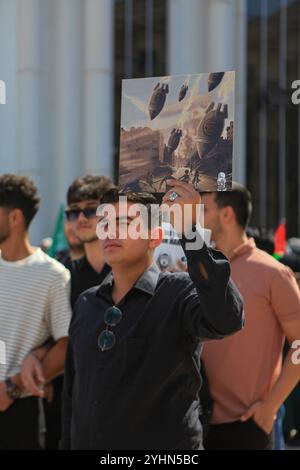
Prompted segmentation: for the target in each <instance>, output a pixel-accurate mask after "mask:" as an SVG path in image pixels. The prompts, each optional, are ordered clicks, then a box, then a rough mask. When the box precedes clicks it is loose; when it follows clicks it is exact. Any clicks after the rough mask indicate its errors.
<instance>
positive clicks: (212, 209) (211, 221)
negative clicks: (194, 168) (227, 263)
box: [202, 193, 222, 241]
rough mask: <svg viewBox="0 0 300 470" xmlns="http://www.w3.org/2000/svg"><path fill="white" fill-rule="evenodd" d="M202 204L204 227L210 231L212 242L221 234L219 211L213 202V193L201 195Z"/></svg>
mask: <svg viewBox="0 0 300 470" xmlns="http://www.w3.org/2000/svg"><path fill="white" fill-rule="evenodd" d="M202 204H204V227H205V228H208V229H210V230H211V231H212V240H214V241H216V238H217V237H218V236H219V235H220V234H221V233H222V224H221V210H222V209H220V208H219V207H218V206H217V203H216V201H215V194H214V193H204V194H202Z"/></svg>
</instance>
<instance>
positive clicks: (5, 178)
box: [0, 173, 40, 228]
mask: <svg viewBox="0 0 300 470" xmlns="http://www.w3.org/2000/svg"><path fill="white" fill-rule="evenodd" d="M0 206H2V207H5V208H7V209H10V210H12V209H20V210H21V211H22V214H23V216H24V221H25V226H26V228H28V227H29V225H30V222H31V221H32V219H33V217H34V216H35V214H36V213H37V211H38V209H39V206H40V198H39V195H38V190H37V187H36V186H35V184H34V183H33V181H31V180H30V179H29V178H27V177H26V176H19V175H15V174H13V173H6V174H4V175H1V176H0Z"/></svg>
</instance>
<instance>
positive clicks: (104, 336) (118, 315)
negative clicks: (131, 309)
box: [98, 306, 123, 352]
mask: <svg viewBox="0 0 300 470" xmlns="http://www.w3.org/2000/svg"><path fill="white" fill-rule="evenodd" d="M122 316H123V314H122V312H121V310H120V309H119V308H118V307H116V306H113V307H109V308H108V309H107V310H106V312H105V314H104V323H105V325H106V329H105V330H103V331H102V332H101V333H100V334H99V336H98V347H99V348H100V349H101V351H102V352H103V351H108V350H109V349H112V348H113V347H114V345H115V344H116V337H115V334H114V332H113V331H111V330H109V328H111V327H114V326H117V325H118V323H120V321H121V320H122Z"/></svg>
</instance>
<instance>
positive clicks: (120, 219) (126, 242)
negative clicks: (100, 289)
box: [99, 203, 162, 268]
mask: <svg viewBox="0 0 300 470" xmlns="http://www.w3.org/2000/svg"><path fill="white" fill-rule="evenodd" d="M131 205H132V203H128V205H126V204H123V203H114V204H113V206H114V208H115V216H114V217H111V216H108V217H107V218H106V217H104V218H102V219H101V220H100V222H99V225H100V226H101V227H102V228H103V229H104V227H105V230H106V232H107V235H106V238H105V239H101V241H100V243H101V249H102V252H103V257H104V260H105V262H106V263H107V264H108V265H109V266H111V267H112V268H113V267H114V266H116V265H120V264H122V265H132V264H136V263H140V262H142V261H143V260H145V259H146V258H148V257H149V256H150V257H152V254H153V250H154V248H155V247H156V246H158V245H159V244H160V243H161V240H162V230H161V229H160V228H157V229H154V232H155V233H156V235H157V238H156V239H153V238H151V231H150V230H149V229H148V225H147V223H142V224H138V225H134V227H135V228H136V231H137V232H139V233H143V234H144V237H145V238H142V237H139V238H137V239H135V238H133V237H132V236H131V233H130V230H132V227H133V225H132V224H136V223H137V222H138V217H134V216H132V215H131V214H130V215H129V214H128V209H129V207H130V206H131ZM139 220H140V219H139ZM130 227H131V228H130ZM114 228H116V230H114ZM135 228H134V229H133V231H135ZM114 232H115V233H114ZM152 236H153V233H152ZM146 237H147V238H146Z"/></svg>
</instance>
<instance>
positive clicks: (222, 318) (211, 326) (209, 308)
mask: <svg viewBox="0 0 300 470" xmlns="http://www.w3.org/2000/svg"><path fill="white" fill-rule="evenodd" d="M196 237H197V241H198V245H197V246H196V248H192V249H191V248H190V249H188V246H187V243H190V240H187V239H186V238H185V237H183V238H182V240H181V244H182V247H183V249H184V251H185V255H186V257H187V266H188V273H189V277H190V280H191V281H192V282H191V283H190V285H189V287H187V289H186V294H185V295H184V296H183V303H184V305H183V306H182V307H183V309H182V321H183V328H184V330H185V331H186V333H187V334H188V335H189V336H192V337H193V338H194V339H195V340H199V339H200V340H205V339H206V340H207V339H219V338H223V337H225V336H228V335H231V334H233V333H235V332H237V331H239V330H240V329H242V328H243V325H244V314H243V300H242V297H241V294H240V293H239V291H238V290H237V288H236V287H235V285H234V283H233V281H232V280H231V279H230V264H229V261H228V259H227V258H226V257H225V256H224V255H223V254H222V253H221V252H220V251H217V250H214V249H212V248H208V247H207V246H206V245H205V243H204V242H203V240H202V238H201V235H200V234H199V232H197V231H196ZM200 265H202V267H203V268H204V269H205V271H206V273H207V277H208V279H205V278H204V277H203V276H202V275H201V271H200Z"/></svg>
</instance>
